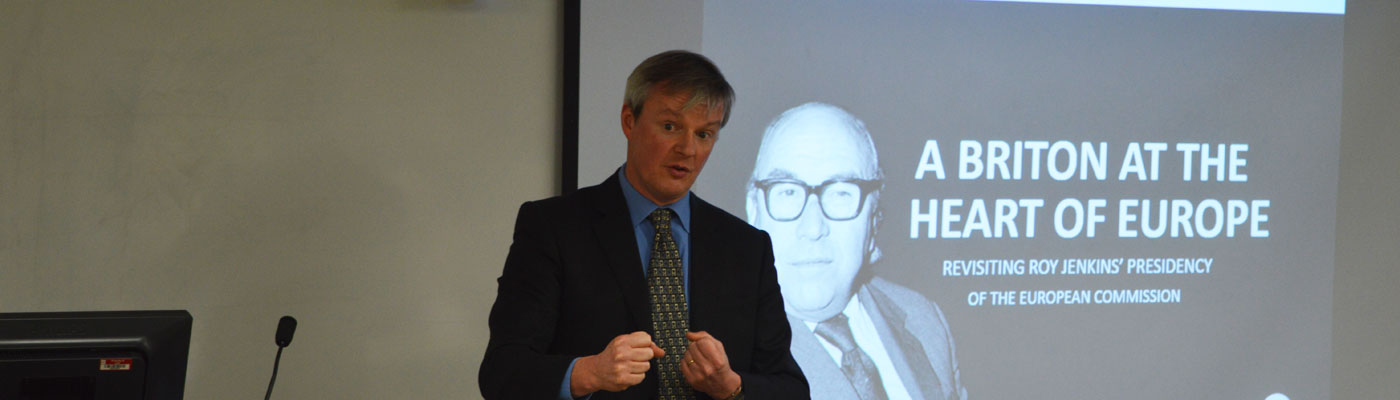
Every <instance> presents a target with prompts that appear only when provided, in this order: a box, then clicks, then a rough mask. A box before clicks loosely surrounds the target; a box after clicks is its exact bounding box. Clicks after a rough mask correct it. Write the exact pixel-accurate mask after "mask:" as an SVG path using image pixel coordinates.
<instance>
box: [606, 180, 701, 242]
mask: <svg viewBox="0 0 1400 400" xmlns="http://www.w3.org/2000/svg"><path fill="white" fill-rule="evenodd" d="M626 168H627V164H623V165H622V167H619V168H618V169H617V178H618V180H619V181H621V182H622V198H623V199H626V200H627V213H628V214H629V215H630V216H631V217H632V226H637V225H638V224H641V223H642V221H646V219H647V217H648V216H650V215H651V212H652V211H653V210H656V209H657V208H661V206H660V205H657V204H656V203H653V202H652V201H651V200H649V199H647V198H646V197H645V196H642V193H641V192H638V191H637V189H636V188H634V187H632V182H631V181H628V180H627V173H625V172H623V171H625V170H626ZM666 208H669V209H671V211H675V212H676V216H677V217H679V218H678V219H677V221H680V224H681V229H682V230H684V231H686V232H690V193H686V195H685V196H682V197H681V199H680V200H677V201H676V202H675V203H671V204H670V205H667V206H666Z"/></svg>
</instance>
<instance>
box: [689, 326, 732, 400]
mask: <svg viewBox="0 0 1400 400" xmlns="http://www.w3.org/2000/svg"><path fill="white" fill-rule="evenodd" d="M685 338H686V339H687V340H690V346H689V347H687V348H686V350H685V357H682V358H681V375H684V376H685V382H686V383H689V384H690V387H693V388H695V390H699V391H701V392H705V394H708V395H710V397H713V398H716V399H724V398H728V397H729V395H730V394H733V393H734V391H735V390H738V389H739V385H740V384H742V383H743V382H741V381H742V379H740V378H739V374H737V373H735V372H734V370H732V369H729V356H727V355H725V354H724V344H723V343H720V342H719V339H715V338H714V336H710V334H709V333H706V332H704V331H700V332H686V334H685Z"/></svg>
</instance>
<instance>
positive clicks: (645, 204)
mask: <svg viewBox="0 0 1400 400" xmlns="http://www.w3.org/2000/svg"><path fill="white" fill-rule="evenodd" d="M626 168H627V165H626V164H623V166H622V167H619V168H618V169H617V177H618V180H619V181H621V183H622V198H623V199H625V200H626V201H627V214H628V216H629V217H630V222H631V223H632V232H633V233H634V234H635V235H636V239H637V253H638V255H639V256H640V257H641V260H642V270H641V273H642V276H644V277H645V276H646V273H647V266H648V265H651V246H652V244H653V243H652V241H653V239H655V236H656V227H655V226H652V223H651V221H650V220H648V219H647V217H649V216H651V212H652V211H654V210H656V209H658V208H662V206H661V205H659V204H656V203H653V202H652V201H651V200H648V199H647V198H646V197H645V196H642V193H641V192H638V191H637V189H636V188H634V187H632V182H631V181H628V180H627V174H626V173H625V172H624V171H625V170H626ZM665 207H666V208H670V209H671V211H674V212H675V213H676V218H671V238H672V239H675V240H676V247H677V248H678V249H679V250H680V253H681V274H682V275H683V276H684V277H685V301H686V303H687V305H688V304H689V303H690V230H689V229H690V194H689V193H687V194H686V195H685V196H683V197H681V199H680V200H678V201H676V202H675V203H671V204H668V205H666V206H665ZM575 363H578V358H574V361H572V362H570V363H569V369H567V370H565V371H564V382H563V384H562V385H560V387H559V399H560V400H569V399H586V398H588V397H591V396H583V397H573V393H572V392H571V391H570V390H569V384H570V378H571V377H572V376H573V374H574V364H575Z"/></svg>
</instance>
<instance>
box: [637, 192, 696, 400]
mask: <svg viewBox="0 0 1400 400" xmlns="http://www.w3.org/2000/svg"><path fill="white" fill-rule="evenodd" d="M671 215H672V214H671V209H669V208H658V209H656V210H655V211H652V212H651V216H650V217H649V218H650V219H651V224H652V226H654V227H655V228H656V236H654V237H652V245H651V266H650V267H649V269H648V271H647V291H648V292H649V294H650V295H651V326H652V331H653V334H652V340H653V341H654V342H655V343H656V345H657V346H658V347H661V349H662V350H666V356H665V357H661V359H660V360H658V361H657V362H656V368H657V369H656V372H657V376H658V377H659V379H660V381H659V382H658V383H659V384H660V391H659V393H660V395H659V397H658V398H659V399H661V400H689V399H694V398H695V392H694V391H692V390H691V389H690V385H688V384H686V383H685V379H684V378H683V377H681V370H680V367H681V357H682V356H684V355H685V349H686V347H687V346H686V345H687V343H686V340H685V332H686V331H687V330H689V329H690V307H689V306H688V305H687V304H686V301H685V277H684V275H683V272H682V270H681V253H680V250H679V249H678V248H677V247H676V240H675V239H674V238H672V237H671Z"/></svg>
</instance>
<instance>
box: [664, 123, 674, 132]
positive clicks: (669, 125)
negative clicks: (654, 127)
mask: <svg viewBox="0 0 1400 400" xmlns="http://www.w3.org/2000/svg"><path fill="white" fill-rule="evenodd" d="M661 129H665V130H668V131H674V130H676V124H672V123H669V122H667V123H664V124H661Z"/></svg>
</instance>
